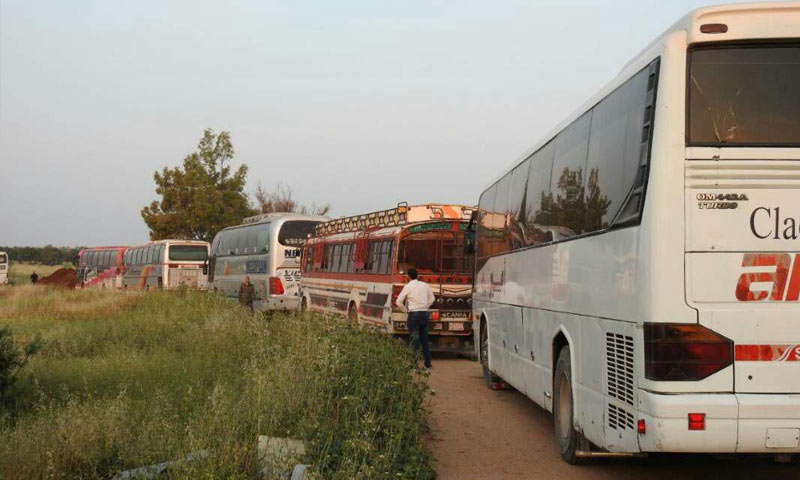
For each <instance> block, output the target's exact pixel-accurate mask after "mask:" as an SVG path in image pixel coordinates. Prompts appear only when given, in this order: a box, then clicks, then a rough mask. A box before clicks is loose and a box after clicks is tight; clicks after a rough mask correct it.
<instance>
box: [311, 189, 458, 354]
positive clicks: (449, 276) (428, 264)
mask: <svg viewBox="0 0 800 480" xmlns="http://www.w3.org/2000/svg"><path fill="white" fill-rule="evenodd" d="M472 212H473V208H472V207H467V206H462V205H438V204H437V205H434V204H429V205H418V206H411V207H409V206H408V205H407V204H405V203H401V204H400V205H398V206H397V207H396V208H393V209H389V210H384V211H380V212H374V213H369V214H364V215H356V216H353V217H346V218H339V219H336V220H332V221H329V222H326V223H323V224H320V225H318V226H317V228H316V230H315V233H314V236H313V237H312V238H311V239H309V240H308V242H307V243H306V245H305V247H304V249H303V257H302V276H301V279H300V284H301V307H302V308H304V309H311V310H317V311H322V312H329V313H336V314H340V315H346V316H348V317H349V318H351V319H352V320H353V321H355V322H357V323H358V324H360V325H365V326H370V327H373V328H376V329H378V330H381V331H383V332H386V333H388V334H394V335H407V334H408V329H407V325H406V314H405V313H403V312H402V311H400V310H399V309H398V308H397V306H396V305H395V304H394V302H395V300H396V298H397V296H398V295H399V293H400V290H402V288H403V286H404V285H405V283H406V282H407V281H408V278H407V277H406V272H407V271H408V269H409V268H411V267H414V268H416V269H417V271H418V272H419V278H420V280H422V281H424V282H427V283H428V284H430V285H431V287H432V288H433V291H434V294H435V295H436V302H435V303H434V305H433V306H432V307H431V327H430V334H431V346H432V348H433V349H437V350H450V351H465V352H470V351H471V349H472V347H473V343H472V313H471V310H472V272H473V262H472V260H471V259H469V258H467V257H465V254H464V250H465V249H464V242H465V232H466V230H467V226H468V224H469V221H470V218H471V216H472Z"/></svg>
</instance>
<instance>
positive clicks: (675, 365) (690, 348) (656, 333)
mask: <svg viewBox="0 0 800 480" xmlns="http://www.w3.org/2000/svg"><path fill="white" fill-rule="evenodd" d="M731 364H733V342H732V341H731V340H730V339H729V338H726V337H723V336H722V335H720V334H718V333H716V332H714V331H712V330H709V329H708V328H706V327H704V326H702V325H699V324H671V323H645V324H644V370H645V377H646V378H648V379H649V380H656V381H696V380H702V379H704V378H706V377H709V376H711V375H712V374H714V373H716V372H718V371H720V370H722V369H724V368H726V367H728V366H729V365H731Z"/></svg>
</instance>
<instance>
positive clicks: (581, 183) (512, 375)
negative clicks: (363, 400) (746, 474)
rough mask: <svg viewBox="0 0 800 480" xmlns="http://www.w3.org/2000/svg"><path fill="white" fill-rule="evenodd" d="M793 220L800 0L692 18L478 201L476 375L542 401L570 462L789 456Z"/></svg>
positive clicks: (798, 436) (798, 331) (794, 373)
mask: <svg viewBox="0 0 800 480" xmlns="http://www.w3.org/2000/svg"><path fill="white" fill-rule="evenodd" d="M798 225H800V3H798V2H792V3H763V4H737V5H729V6H717V7H709V8H703V9H700V10H696V11H694V12H691V13H690V14H688V15H687V16H686V17H684V18H683V19H682V20H680V21H679V22H678V23H676V24H675V25H674V26H673V27H672V28H670V29H669V30H667V31H666V32H665V33H664V34H663V35H662V36H660V37H659V38H658V39H657V40H655V41H654V42H653V43H651V44H650V45H649V46H648V47H646V48H645V49H644V50H643V51H642V52H641V53H640V54H639V55H638V56H637V57H636V58H634V59H633V60H632V61H631V62H630V63H628V64H627V65H626V66H625V67H624V68H623V69H622V72H621V73H620V74H619V76H618V77H617V78H615V79H614V80H613V81H612V82H611V83H610V84H609V85H608V86H606V87H605V88H604V89H603V90H602V91H600V92H599V93H598V94H597V95H595V96H594V97H593V98H592V99H591V100H590V101H589V102H587V103H586V104H585V105H584V106H583V107H582V108H580V109H579V110H578V111H577V112H575V113H574V114H573V115H572V116H570V117H569V118H568V119H566V120H565V121H564V122H562V123H561V124H560V125H559V126H558V127H557V128H555V129H554V130H553V131H552V132H551V133H550V134H548V135H547V136H546V137H545V138H543V139H542V141H540V142H539V143H537V144H536V145H535V146H534V147H533V148H532V149H531V150H530V151H529V152H528V153H527V154H526V155H524V156H523V157H521V158H520V159H519V160H518V161H516V162H515V163H514V164H513V166H512V167H511V168H510V169H509V170H507V171H505V172H503V174H502V175H501V176H500V178H499V180H497V181H495V182H493V183H491V184H490V185H489V186H488V188H487V189H486V190H485V191H484V192H483V194H482V195H481V197H480V207H479V217H478V220H477V231H476V235H477V239H476V244H477V245H476V249H477V255H476V279H475V294H474V302H473V308H474V313H473V314H474V318H475V331H474V335H475V341H476V344H477V345H478V348H477V351H478V354H479V357H480V361H481V364H482V366H483V369H484V374H485V377H486V379H487V381H488V382H489V383H490V384H493V385H497V384H499V383H501V382H502V381H504V382H506V383H508V384H510V385H512V386H513V387H515V388H516V389H518V390H520V391H521V392H523V393H525V394H526V395H527V396H528V397H530V398H531V399H533V400H534V401H535V402H536V403H538V404H540V405H542V406H543V407H544V408H546V409H547V410H550V411H552V412H553V414H554V417H555V432H556V438H557V440H558V442H559V445H560V449H561V453H562V456H563V457H564V459H565V460H566V461H568V462H578V461H580V460H581V459H582V458H584V457H587V456H590V455H591V454H592V453H594V454H613V453H619V454H626V453H629V454H638V453H647V452H719V453H722V452H729V453H730V452H733V453H743V454H748V453H772V454H776V455H777V456H779V457H780V458H782V459H787V458H790V455H791V454H798V453H800V239H799V238H800V232H798ZM590 452H591V453H590Z"/></svg>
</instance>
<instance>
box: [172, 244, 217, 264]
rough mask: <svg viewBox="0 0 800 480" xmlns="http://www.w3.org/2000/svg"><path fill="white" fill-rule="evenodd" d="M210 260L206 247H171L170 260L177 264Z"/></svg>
mask: <svg viewBox="0 0 800 480" xmlns="http://www.w3.org/2000/svg"><path fill="white" fill-rule="evenodd" d="M206 258H208V250H207V249H206V247H205V245H170V246H169V259H170V260H173V261H176V262H202V261H204V260H205V259H206Z"/></svg>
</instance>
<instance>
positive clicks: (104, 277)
mask: <svg viewBox="0 0 800 480" xmlns="http://www.w3.org/2000/svg"><path fill="white" fill-rule="evenodd" d="M126 248H128V247H90V248H83V249H81V250H80V251H79V252H78V270H77V272H76V273H77V276H78V286H79V287H80V288H87V287H101V288H120V287H121V286H122V255H123V254H124V253H125V249H126Z"/></svg>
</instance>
